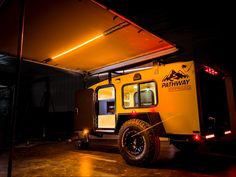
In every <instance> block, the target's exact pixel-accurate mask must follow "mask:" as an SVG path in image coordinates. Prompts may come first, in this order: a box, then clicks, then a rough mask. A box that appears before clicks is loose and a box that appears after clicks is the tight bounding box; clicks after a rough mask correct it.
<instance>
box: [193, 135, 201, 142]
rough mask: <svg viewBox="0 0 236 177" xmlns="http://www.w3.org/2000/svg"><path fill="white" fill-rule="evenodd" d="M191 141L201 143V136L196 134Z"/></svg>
mask: <svg viewBox="0 0 236 177" xmlns="http://www.w3.org/2000/svg"><path fill="white" fill-rule="evenodd" d="M193 139H194V140H195V141H201V136H200V135H199V134H196V135H194V136H193Z"/></svg>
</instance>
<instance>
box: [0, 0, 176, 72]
mask: <svg viewBox="0 0 236 177" xmlns="http://www.w3.org/2000/svg"><path fill="white" fill-rule="evenodd" d="M17 3H19V2H14V3H13V5H12V4H11V6H10V5H5V6H4V4H3V7H0V8H2V9H1V11H0V24H1V28H0V53H7V54H10V55H13V56H16V55H17V52H16V51H17V36H18V29H19V27H18V26H19V8H18V7H19V4H17ZM25 7H26V8H25V30H24V45H23V57H24V58H25V59H27V60H29V61H34V62H37V63H44V64H47V65H50V66H54V67H59V68H63V69H69V70H75V71H86V72H89V73H91V74H95V73H101V72H105V71H108V70H112V69H115V68H120V67H124V66H127V65H131V64H134V63H139V62H142V61H146V60H150V59H153V58H156V57H160V56H164V55H167V54H170V53H173V52H175V51H177V48H176V47H175V45H174V44H172V43H170V42H169V41H167V40H164V39H162V38H161V37H158V36H156V35H154V34H152V33H150V32H149V31H147V30H145V29H143V28H142V27H140V26H138V25H136V24H134V23H133V22H131V21H129V20H128V19H126V18H124V17H122V16H121V15H119V14H117V13H115V12H114V11H111V10H109V9H107V8H106V7H104V6H102V5H101V4H98V3H97V2H96V1H93V0H80V1H78V0H70V1H65V0H57V1H48V0H40V1H30V0H25Z"/></svg>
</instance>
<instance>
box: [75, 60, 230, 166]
mask: <svg viewBox="0 0 236 177" xmlns="http://www.w3.org/2000/svg"><path fill="white" fill-rule="evenodd" d="M229 80H230V76H228V75H226V74H225V73H223V72H221V71H218V70H217V69H215V68H212V67H209V66H206V65H203V64H198V63H195V62H194V61H179V62H174V63H168V64H161V63H156V62H155V63H154V64H153V66H151V67H146V68H144V69H143V70H139V71H134V72H131V73H128V74H124V75H120V76H116V77H111V75H110V77H109V78H108V79H106V80H104V81H101V82H99V83H97V84H95V85H93V86H91V87H89V88H88V89H84V90H79V91H78V92H77V96H76V98H77V99H76V100H77V101H76V108H75V110H76V111H75V113H76V114H75V120H76V121H75V123H76V124H75V130H76V132H79V133H78V134H79V142H81V143H82V144H83V143H84V144H88V143H89V134H91V135H95V136H96V135H99V136H101V135H103V134H116V135H118V137H119V138H118V145H119V149H120V153H121V155H122V157H123V158H124V160H125V161H126V162H127V163H128V164H132V165H143V164H148V163H152V162H155V161H156V160H157V157H158V155H159V152H160V139H159V137H168V138H169V139H170V142H171V143H173V144H174V145H175V146H176V147H177V148H180V149H182V148H193V147H195V146H197V145H199V144H201V143H204V142H206V141H211V140H215V139H220V138H222V137H223V136H225V135H228V134H231V125H230V114H229V104H233V103H231V102H230V101H229V99H228V98H227V97H228V96H227V95H229V94H227V89H226V88H227V87H228V86H227V83H229ZM84 130H85V131H86V132H84V133H83V131H84ZM83 139H84V140H85V141H83ZM80 145H81V144H80Z"/></svg>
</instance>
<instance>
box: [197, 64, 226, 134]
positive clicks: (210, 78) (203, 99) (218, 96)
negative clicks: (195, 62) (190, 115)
mask: <svg viewBox="0 0 236 177" xmlns="http://www.w3.org/2000/svg"><path fill="white" fill-rule="evenodd" d="M198 73H199V74H198V76H199V78H198V79H199V93H200V94H199V100H200V115H201V117H202V119H201V132H202V134H203V135H205V136H206V138H207V137H209V138H214V137H220V136H222V135H224V134H227V132H229V130H230V116H229V110H228V102H227V93H226V85H225V79H224V74H223V73H221V72H219V71H217V70H215V69H213V68H210V67H208V66H205V65H201V67H200V69H199V72H198ZM207 139H208V138H207Z"/></svg>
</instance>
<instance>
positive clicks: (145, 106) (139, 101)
mask: <svg viewBox="0 0 236 177" xmlns="http://www.w3.org/2000/svg"><path fill="white" fill-rule="evenodd" d="M152 82H153V83H154V84H155V92H156V104H153V105H143V106H142V105H141V96H140V94H141V91H140V85H141V84H146V83H152ZM128 85H137V86H138V89H137V92H138V93H137V94H138V106H137V107H135V106H133V107H125V101H124V100H125V99H124V87H125V86H128ZM121 89H122V93H121V94H122V107H123V109H134V108H135V109H137V108H138V109H139V108H150V107H155V106H157V105H158V101H159V99H158V89H157V83H156V81H155V80H150V81H145V82H133V83H128V84H124V85H123V86H122V88H121ZM153 94H154V97H155V93H153ZM154 99H155V98H154Z"/></svg>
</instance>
